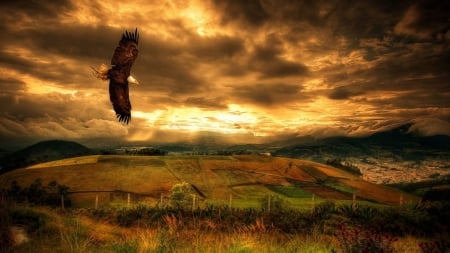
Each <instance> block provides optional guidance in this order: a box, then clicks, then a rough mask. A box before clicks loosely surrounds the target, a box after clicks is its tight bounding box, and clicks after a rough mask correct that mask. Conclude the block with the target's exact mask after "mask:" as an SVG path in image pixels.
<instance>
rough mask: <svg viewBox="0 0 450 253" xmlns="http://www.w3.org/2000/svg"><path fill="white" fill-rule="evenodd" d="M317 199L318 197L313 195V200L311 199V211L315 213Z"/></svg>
mask: <svg viewBox="0 0 450 253" xmlns="http://www.w3.org/2000/svg"><path fill="white" fill-rule="evenodd" d="M315 197H316V195H315V194H313V195H312V198H311V211H313V210H314V207H315V203H314V201H315Z"/></svg>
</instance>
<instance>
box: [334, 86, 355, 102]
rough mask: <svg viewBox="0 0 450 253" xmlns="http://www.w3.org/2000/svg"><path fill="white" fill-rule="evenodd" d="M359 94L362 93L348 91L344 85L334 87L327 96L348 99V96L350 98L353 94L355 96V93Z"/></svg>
mask: <svg viewBox="0 0 450 253" xmlns="http://www.w3.org/2000/svg"><path fill="white" fill-rule="evenodd" d="M361 94H362V93H361V92H353V91H350V90H348V89H347V88H346V87H338V88H336V89H334V90H333V91H332V92H331V93H330V94H329V95H328V98H330V99H336V100H341V99H349V98H351V97H353V96H357V95H361Z"/></svg>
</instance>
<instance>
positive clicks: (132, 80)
mask: <svg viewBox="0 0 450 253" xmlns="http://www.w3.org/2000/svg"><path fill="white" fill-rule="evenodd" d="M127 81H128V83H131V84H139V82H138V80H136V78H134V77H133V76H131V75H130V76H128V78H127Z"/></svg>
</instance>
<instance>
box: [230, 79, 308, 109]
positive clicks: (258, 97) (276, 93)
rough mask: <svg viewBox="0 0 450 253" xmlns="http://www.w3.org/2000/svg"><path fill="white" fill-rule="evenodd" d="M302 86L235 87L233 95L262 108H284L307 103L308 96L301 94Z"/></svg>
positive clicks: (258, 85) (256, 85) (257, 85)
mask: <svg viewBox="0 0 450 253" xmlns="http://www.w3.org/2000/svg"><path fill="white" fill-rule="evenodd" d="M301 90H302V86H300V85H290V84H282V83H277V84H264V83H259V84H252V85H248V86H236V87H233V94H235V95H236V96H237V97H238V98H239V99H242V100H243V101H246V102H250V103H255V104H257V105H260V106H283V105H285V104H289V103H291V102H294V101H298V102H305V100H307V99H308V96H307V95H306V94H302V93H301Z"/></svg>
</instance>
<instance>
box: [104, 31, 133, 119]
mask: <svg viewBox="0 0 450 253" xmlns="http://www.w3.org/2000/svg"><path fill="white" fill-rule="evenodd" d="M138 42H139V33H138V30H137V28H136V30H135V31H134V33H130V32H128V31H125V33H124V34H123V35H122V38H121V39H120V41H119V45H118V46H117V47H116V50H115V51H114V54H113V56H112V59H111V69H109V70H108V73H107V77H108V79H109V98H110V100H111V103H112V105H113V108H114V111H115V112H116V116H117V118H118V119H119V121H120V122H124V123H126V124H128V122H130V119H131V103H130V97H129V89H128V77H129V76H130V72H131V66H132V65H133V62H134V60H136V58H137V56H138Z"/></svg>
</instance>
